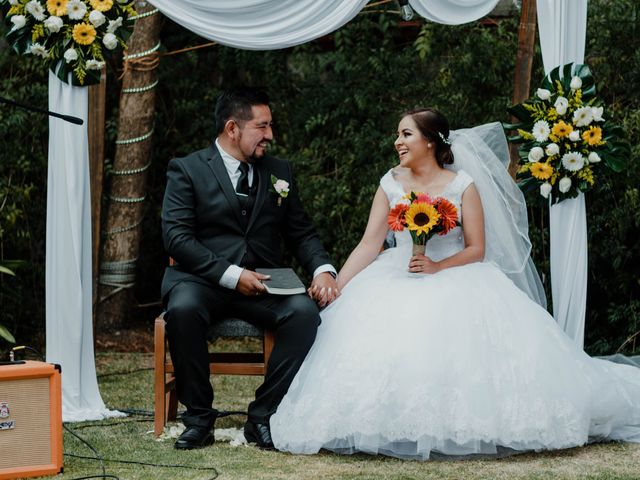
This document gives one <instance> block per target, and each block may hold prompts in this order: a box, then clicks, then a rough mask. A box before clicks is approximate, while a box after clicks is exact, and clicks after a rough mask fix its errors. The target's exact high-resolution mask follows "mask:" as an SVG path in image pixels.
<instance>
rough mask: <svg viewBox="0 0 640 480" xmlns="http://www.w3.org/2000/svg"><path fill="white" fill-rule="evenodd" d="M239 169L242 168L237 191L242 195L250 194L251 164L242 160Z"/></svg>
mask: <svg viewBox="0 0 640 480" xmlns="http://www.w3.org/2000/svg"><path fill="white" fill-rule="evenodd" d="M238 169H239V170H240V177H239V178H238V185H237V186H236V193H239V194H240V195H249V164H248V163H245V162H240V166H239V167H238Z"/></svg>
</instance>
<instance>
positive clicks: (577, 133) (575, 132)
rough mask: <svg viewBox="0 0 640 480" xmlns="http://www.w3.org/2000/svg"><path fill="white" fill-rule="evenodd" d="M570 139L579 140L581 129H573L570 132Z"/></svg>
mask: <svg viewBox="0 0 640 480" xmlns="http://www.w3.org/2000/svg"><path fill="white" fill-rule="evenodd" d="M569 140H571V141H572V142H579V141H580V130H572V131H571V133H570V134H569Z"/></svg>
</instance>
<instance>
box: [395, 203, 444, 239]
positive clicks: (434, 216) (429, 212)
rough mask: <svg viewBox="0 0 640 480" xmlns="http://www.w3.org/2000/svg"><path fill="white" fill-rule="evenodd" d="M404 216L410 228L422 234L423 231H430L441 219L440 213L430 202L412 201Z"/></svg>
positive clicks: (425, 232) (418, 234)
mask: <svg viewBox="0 0 640 480" xmlns="http://www.w3.org/2000/svg"><path fill="white" fill-rule="evenodd" d="M404 218H405V221H406V222H407V227H409V230H411V231H414V232H415V234H416V235H417V236H420V235H422V234H423V233H424V234H427V233H429V231H430V230H431V229H432V228H433V227H435V226H436V224H437V223H438V220H440V214H439V213H438V211H437V210H436V208H435V207H434V206H433V205H430V204H428V203H412V204H411V206H410V207H409V209H408V210H407V213H405V216H404Z"/></svg>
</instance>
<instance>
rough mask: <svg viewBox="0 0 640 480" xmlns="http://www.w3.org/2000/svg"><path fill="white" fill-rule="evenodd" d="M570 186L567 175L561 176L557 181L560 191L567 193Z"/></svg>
mask: <svg viewBox="0 0 640 480" xmlns="http://www.w3.org/2000/svg"><path fill="white" fill-rule="evenodd" d="M570 188H571V179H570V178H569V177H562V178H561V179H560V182H559V183H558V189H559V190H560V191H561V192H562V193H567V192H568V191H569V189H570Z"/></svg>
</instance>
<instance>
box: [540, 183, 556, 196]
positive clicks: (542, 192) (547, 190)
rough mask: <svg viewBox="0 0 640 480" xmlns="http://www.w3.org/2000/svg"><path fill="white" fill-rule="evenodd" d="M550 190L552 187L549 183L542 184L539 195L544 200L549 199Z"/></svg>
mask: <svg viewBox="0 0 640 480" xmlns="http://www.w3.org/2000/svg"><path fill="white" fill-rule="evenodd" d="M552 188H553V187H552V186H551V184H550V183H549V182H544V183H543V184H542V185H540V195H542V196H543V197H544V198H549V194H550V193H551V189H552Z"/></svg>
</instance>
